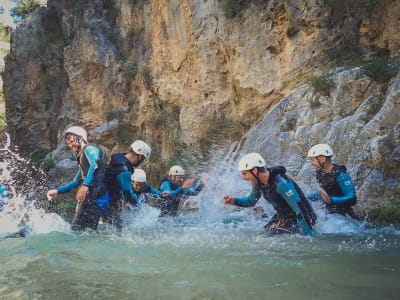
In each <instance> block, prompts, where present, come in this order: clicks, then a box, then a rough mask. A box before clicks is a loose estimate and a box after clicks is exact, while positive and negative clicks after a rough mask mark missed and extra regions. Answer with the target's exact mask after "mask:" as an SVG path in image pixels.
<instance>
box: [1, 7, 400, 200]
mask: <svg viewBox="0 0 400 300" xmlns="http://www.w3.org/2000/svg"><path fill="white" fill-rule="evenodd" d="M399 14H400V3H399V2H398V1H391V0H386V1H373V0H359V1H346V0H337V1H333V0H326V1H322V0H307V1H300V0H291V1H278V0H270V1H261V0H254V1H245V0H242V1H234V0H221V1H217V0H189V1H184V0H137V1H132V0H94V1H77V0H49V1H48V3H47V7H41V8H40V9H39V10H37V11H35V12H34V13H32V14H31V15H30V16H29V17H28V18H26V19H25V20H23V21H22V22H21V23H20V24H19V26H18V27H17V28H16V29H15V30H14V31H13V34H12V39H11V52H10V54H9V55H8V56H7V57H6V66H5V70H4V73H3V80H4V94H5V98H6V114H7V120H8V124H7V125H8V131H9V132H10V134H11V135H12V137H13V141H14V142H15V143H16V144H18V145H21V146H24V147H23V148H21V149H22V150H23V151H24V152H25V153H26V154H30V153H32V152H35V151H39V150H47V151H49V150H52V149H54V148H56V147H57V145H58V144H59V143H60V141H61V139H60V136H61V133H62V131H63V129H64V128H65V127H66V126H68V125H71V124H80V125H83V126H85V127H86V128H88V129H89V130H90V133H91V136H92V140H93V141H96V142H98V143H101V144H102V145H104V146H106V147H107V148H108V149H110V150H111V151H119V150H124V149H125V147H126V146H127V145H128V144H129V143H130V142H131V141H132V140H133V139H134V138H137V137H140V138H143V139H146V140H147V141H149V142H150V143H151V144H152V146H153V148H154V153H155V155H154V156H153V158H152V161H153V163H154V164H157V163H160V162H165V161H167V159H171V158H173V157H176V156H182V155H184V154H185V153H193V152H195V153H201V154H202V155H203V157H205V158H207V155H209V153H207V149H209V147H210V146H211V144H213V143H215V142H219V143H221V142H223V140H226V141H227V142H229V140H230V139H231V140H238V139H239V138H240V137H241V136H242V135H243V134H244V133H245V132H246V130H248V129H249V128H251V127H252V126H254V125H255V124H258V122H259V121H260V120H261V123H262V122H265V120H272V119H271V118H272V116H273V115H274V114H275V113H276V111H277V108H281V107H283V105H284V103H288V104H287V105H289V106H290V107H291V108H290V109H280V110H279V112H280V116H279V117H276V118H275V119H274V120H273V122H275V123H274V124H270V125H269V126H271V127H274V128H276V130H277V131H276V132H274V134H273V138H272V136H271V143H266V142H265V139H266V138H267V137H268V136H269V135H266V136H265V137H264V138H262V139H264V142H263V143H261V144H260V143H258V141H259V139H254V140H253V139H252V138H251V136H252V135H251V134H248V135H247V141H248V142H249V143H251V144H252V145H258V146H256V148H258V147H261V146H260V145H263V147H267V148H263V149H264V150H263V151H265V152H263V153H270V149H269V148H268V147H271V146H270V145H273V147H274V151H278V152H279V153H287V154H295V155H296V156H297V157H299V156H301V155H302V156H303V158H304V155H305V153H306V150H307V148H308V147H309V146H310V145H311V144H312V143H314V142H325V141H326V142H330V143H332V144H333V146H334V148H335V149H336V152H337V153H338V159H339V160H341V161H343V162H345V163H347V164H348V165H349V168H350V169H351V171H352V174H353V176H355V177H356V181H357V184H358V187H359V188H360V189H361V194H362V195H363V193H364V192H365V193H366V194H368V197H370V194H371V193H372V192H375V193H376V196H372V198H371V200H370V202H369V203H370V204H371V206H370V207H377V205H376V202H377V201H379V199H380V197H381V195H382V193H381V192H384V194H385V197H386V198H387V199H392V200H390V201H391V202H390V203H391V204H393V203H394V204H393V205H395V206H396V207H399V204H398V202H396V201H399V198H398V196H396V195H397V194H398V189H399V188H398V186H399V174H398V171H397V170H398V165H399V154H398V151H399V150H398V148H399V145H398V141H399V133H398V127H399V123H398V120H399V119H400V118H399V109H398V101H399V100H398V99H399V96H398V91H399V84H398V75H397V76H396V77H393V76H386V75H385V76H384V75H381V76H379V73H377V72H375V73H372V74H375V75H376V74H378V76H377V77H375V78H372V77H371V76H372V75H371V73H370V76H367V75H366V72H365V71H364V70H365V69H363V68H359V67H362V66H365V65H366V64H368V63H371V62H373V61H374V60H376V59H380V58H384V59H385V62H386V60H387V62H389V63H391V64H392V66H394V67H393V70H392V71H391V72H389V73H390V74H391V75H394V74H395V72H396V71H395V70H396V69H395V66H396V64H395V63H396V62H398V61H399V59H400V45H399V44H400V30H399V28H400V18H399ZM337 66H345V67H343V68H341V69H340V68H335V67H337ZM378 66H379V65H378ZM357 68H358V69H357ZM329 70H331V73H328V71H329ZM332 70H333V71H332ZM357 70H358V71H357ZM371 72H372V71H371ZM367 73H368V72H367ZM382 74H383V73H382ZM384 74H388V72H386V69H385V72H384ZM313 76H315V77H313ZM324 76H325V77H324ZM329 76H331V77H329ZM327 78H328V79H327ZM311 79H314V81H313V83H314V84H313V85H310V84H307V83H309V82H310V80H311ZM318 79H320V80H321V79H323V81H322V82H325V84H326V83H329V84H331V81H329V80H332V82H333V83H334V87H332V86H331V87H329V88H324V87H323V86H321V84H320V85H318V81H317V80H318ZM324 80H325V81H324ZM304 84H305V85H304ZM318 89H320V90H318ZM288 99H290V101H289V100H288ZM276 105H278V106H276ZM276 107H277V108H276ZM271 112H274V113H272V114H270V115H269V113H271ZM264 117H265V118H264ZM263 118H264V119H263ZM278 124H279V126H278ZM257 126H260V125H257ZM276 126H278V127H276ZM267 127H268V125H267ZM272 141H273V142H272ZM276 149H279V150H276ZM249 150H250V148H249ZM260 150H261V148H260ZM289 152H290V153H289ZM204 155H205V156H204ZM291 157H292V156H279V157H276V159H278V160H281V161H282V162H283V163H285V164H289V165H293V166H296V167H300V168H301V167H302V165H303V164H302V163H300V162H297V163H292V162H291V160H292V158H291ZM346 157H348V158H347V159H346ZM166 165H168V163H166ZM301 170H303V168H302V169H301ZM367 174H370V175H368V176H367ZM373 174H375V175H373ZM299 175H300V176H301V175H302V173H301V172H300V173H299ZM375 185H378V186H381V187H382V189H374V188H372V186H375ZM367 186H369V187H367ZM386 192H387V193H386ZM396 197H397V198H396ZM393 199H397V200H393Z"/></svg>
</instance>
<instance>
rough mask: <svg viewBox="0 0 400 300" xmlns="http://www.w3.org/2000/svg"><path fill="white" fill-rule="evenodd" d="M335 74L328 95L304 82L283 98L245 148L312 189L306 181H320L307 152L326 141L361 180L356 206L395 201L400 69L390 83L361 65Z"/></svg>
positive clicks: (399, 180) (399, 177)
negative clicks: (371, 75) (375, 77)
mask: <svg viewBox="0 0 400 300" xmlns="http://www.w3.org/2000/svg"><path fill="white" fill-rule="evenodd" d="M332 79H333V82H334V86H335V88H334V89H332V91H331V93H330V95H329V96H323V95H321V94H319V93H315V92H314V91H313V89H312V88H310V86H309V85H303V86H301V87H300V88H299V89H297V90H296V91H295V92H294V93H293V94H291V95H290V96H288V97H287V98H285V99H283V100H282V101H281V102H280V103H279V104H278V105H277V106H276V107H275V108H274V109H273V111H272V112H271V113H270V114H268V115H267V116H266V117H265V118H264V119H263V120H262V121H261V122H260V123H258V124H257V125H256V126H255V127H254V128H253V129H252V130H251V131H250V132H249V134H248V135H247V137H246V142H245V143H244V147H243V152H260V153H262V154H263V156H264V157H265V158H266V160H267V163H268V164H269V165H280V164H282V165H285V166H286V167H287V168H288V170H289V171H290V173H292V174H293V175H296V177H297V178H298V179H299V180H301V181H302V182H304V183H305V184H304V188H305V190H307V191H308V192H311V191H312V189H310V188H309V187H308V184H309V183H310V182H314V184H312V187H313V188H314V189H315V188H316V187H317V183H316V182H315V175H314V170H313V169H312V167H311V164H310V163H309V162H308V161H307V158H306V155H307V152H308V150H309V149H310V148H311V146H313V145H315V144H317V143H327V144H329V145H331V147H332V148H333V150H334V153H335V155H334V156H333V161H334V162H335V163H338V164H341V165H345V166H346V167H347V169H348V171H349V174H350V175H351V176H352V178H353V180H354V182H355V184H356V186H357V195H358V199H359V204H358V206H357V209H358V210H360V211H363V212H365V211H368V210H371V209H375V208H378V207H381V206H390V205H393V204H395V203H396V202H397V201H398V196H397V195H398V194H399V192H400V156H399V142H400V139H399V133H398V130H399V126H400V123H399V122H400V109H399V101H400V97H399V91H400V90H399V83H400V72H399V73H397V75H396V76H395V77H394V78H393V79H392V81H391V82H390V85H389V87H388V88H387V89H386V88H385V87H384V86H383V85H380V84H377V83H376V82H374V81H372V80H371V79H370V78H369V77H368V76H366V75H365V74H364V72H363V70H361V69H359V68H355V69H349V70H337V73H336V74H332ZM314 191H315V190H314Z"/></svg>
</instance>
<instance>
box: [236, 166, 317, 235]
mask: <svg viewBox="0 0 400 300" xmlns="http://www.w3.org/2000/svg"><path fill="white" fill-rule="evenodd" d="M267 170H268V171H269V179H268V183H267V184H266V185H262V184H258V185H257V186H253V188H252V191H251V193H250V195H249V196H247V197H242V198H235V205H238V206H242V207H250V206H254V205H255V204H256V203H257V201H258V200H259V199H260V197H261V195H262V196H263V197H264V199H265V200H266V201H268V202H269V203H270V204H272V206H273V207H274V209H275V211H276V215H274V216H273V217H272V219H271V220H270V221H269V222H268V224H266V225H265V228H266V229H267V230H268V231H269V232H271V233H274V234H279V233H297V232H300V231H303V234H306V235H312V226H313V225H314V224H315V221H316V219H317V217H316V215H315V213H314V210H313V208H312V207H311V205H310V203H309V202H308V200H307V198H306V197H305V196H304V194H303V192H302V190H301V189H300V187H299V186H298V185H297V184H296V183H295V182H294V180H292V179H290V178H289V177H287V176H286V174H285V173H286V169H285V167H282V166H279V167H273V168H268V169H267ZM304 222H305V223H304Z"/></svg>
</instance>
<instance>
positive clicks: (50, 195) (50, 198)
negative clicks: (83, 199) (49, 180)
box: [47, 189, 58, 201]
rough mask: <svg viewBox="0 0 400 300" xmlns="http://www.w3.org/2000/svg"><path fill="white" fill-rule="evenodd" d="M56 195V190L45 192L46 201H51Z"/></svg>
mask: <svg viewBox="0 0 400 300" xmlns="http://www.w3.org/2000/svg"><path fill="white" fill-rule="evenodd" d="M57 195H58V191H57V190H56V189H54V190H49V191H48V192H47V200H49V201H51V200H53V199H54V198H55V197H57Z"/></svg>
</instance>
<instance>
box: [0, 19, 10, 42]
mask: <svg viewBox="0 0 400 300" xmlns="http://www.w3.org/2000/svg"><path fill="white" fill-rule="evenodd" d="M11 31H12V28H11V27H8V26H4V25H1V24H0V41H2V42H6V43H9V42H10V36H11Z"/></svg>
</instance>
